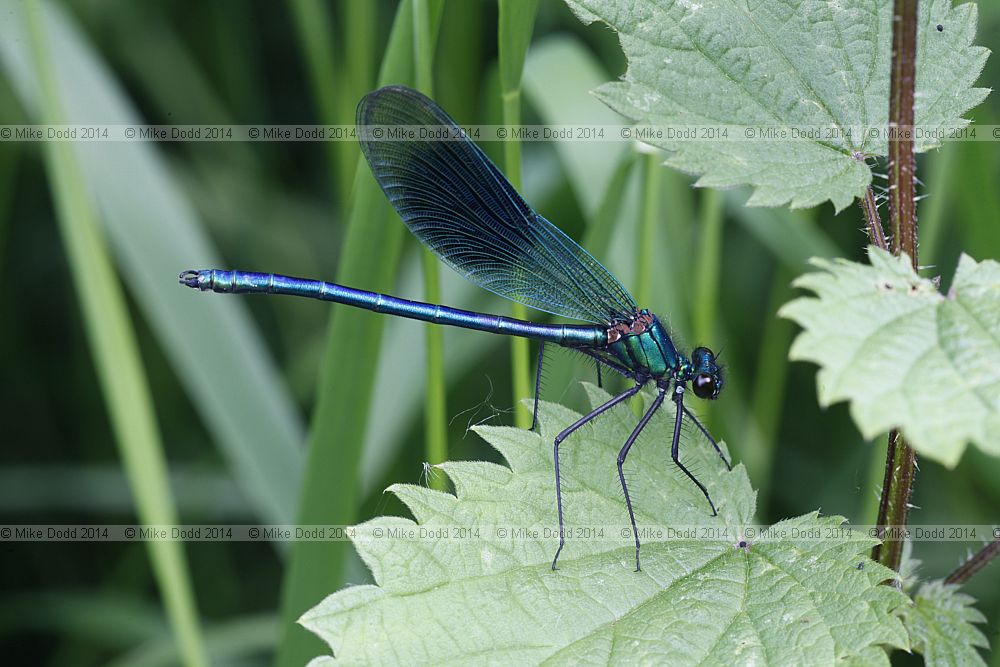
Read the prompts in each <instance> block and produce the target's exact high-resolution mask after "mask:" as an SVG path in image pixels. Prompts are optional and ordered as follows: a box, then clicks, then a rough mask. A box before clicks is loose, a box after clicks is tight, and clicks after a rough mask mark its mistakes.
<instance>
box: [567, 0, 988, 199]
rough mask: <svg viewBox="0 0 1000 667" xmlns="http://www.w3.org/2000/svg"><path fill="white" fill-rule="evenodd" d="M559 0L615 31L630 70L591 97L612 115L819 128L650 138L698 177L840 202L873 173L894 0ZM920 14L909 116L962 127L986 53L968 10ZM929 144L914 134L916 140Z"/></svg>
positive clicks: (881, 137) (942, 2)
mask: <svg viewBox="0 0 1000 667" xmlns="http://www.w3.org/2000/svg"><path fill="white" fill-rule="evenodd" d="M566 2H567V3H568V4H569V6H570V7H571V8H573V10H574V11H575V12H576V14H577V15H578V16H579V17H580V19H581V20H582V21H584V22H585V23H591V22H593V21H597V20H600V21H603V22H605V23H607V24H608V25H609V26H611V27H612V28H613V29H614V30H615V31H616V32H617V33H618V37H619V40H620V41H621V45H622V49H623V50H624V52H625V55H626V57H627V58H628V71H627V72H626V73H625V75H624V76H623V77H622V80H621V81H620V82H616V83H609V84H606V85H604V86H602V87H601V88H599V89H598V90H597V91H596V92H597V95H598V97H600V98H601V99H602V100H604V101H605V102H606V103H607V104H608V105H609V106H610V107H611V108H613V109H615V110H616V111H618V112H619V113H621V114H624V115H626V116H628V117H630V118H633V119H635V120H637V121H640V122H641V123H643V124H652V125H668V126H679V125H688V126H696V125H697V126H721V125H731V126H738V127H749V128H764V127H769V126H770V127H785V128H793V127H795V128H803V129H806V128H808V129H810V130H812V129H815V130H816V135H817V136H806V137H802V136H800V137H796V138H782V139H776V140H774V141H771V140H767V141H762V140H759V137H760V136H761V134H760V133H759V132H758V133H757V134H756V135H755V136H756V137H758V139H756V140H754V141H744V140H743V139H744V138H745V136H730V137H728V139H727V140H723V141H711V140H708V139H705V138H703V137H699V138H698V139H696V140H692V139H686V138H682V139H671V138H669V137H664V138H660V139H651V140H649V143H652V144H654V145H656V146H659V147H660V148H664V149H667V150H669V151H672V152H673V153H672V155H671V156H670V158H669V159H668V160H667V164H668V165H670V166H672V167H675V168H677V169H680V170H682V171H685V172H689V173H692V174H695V175H698V176H700V177H701V178H700V179H699V181H698V185H701V186H712V187H728V186H735V185H742V184H750V185H752V186H753V188H754V193H753V195H752V196H751V198H750V201H749V202H748V203H749V204H750V205H756V206H781V205H784V204H785V203H789V202H790V203H791V205H792V206H793V207H809V206H815V205H817V204H821V203H823V202H824V201H826V200H828V199H829V200H831V201H832V202H833V204H834V206H835V207H836V208H837V209H838V210H839V209H842V208H844V207H845V206H847V205H848V204H850V203H851V201H852V200H853V199H854V198H855V197H858V196H859V195H861V194H862V193H863V192H864V189H865V187H866V186H867V185H868V184H869V183H870V182H871V178H872V175H871V170H870V168H869V167H868V165H867V164H865V162H864V159H863V157H861V156H863V155H875V156H878V155H885V154H887V152H888V145H887V141H886V135H885V128H886V126H887V124H888V115H889V103H888V100H889V64H890V51H891V33H892V21H891V16H892V4H893V0H838V1H837V2H831V1H830V0H798V1H797V2H788V1H787V0H782V1H778V0H671V1H667V2H664V1H662V0H566ZM919 10H920V16H919V35H918V52H917V63H918V65H917V90H916V101H915V122H916V125H918V126H921V127H924V128H929V129H933V130H948V129H953V128H959V127H964V126H965V125H966V124H967V122H968V121H966V120H963V119H962V118H961V116H962V114H964V113H965V112H967V111H968V110H969V109H971V108H972V107H974V106H976V105H977V104H979V103H980V102H981V101H982V100H983V99H984V98H985V97H986V95H987V93H988V92H989V91H988V90H986V89H983V88H973V87H972V85H973V83H974V82H975V80H976V79H977V78H978V76H979V73H980V72H981V71H982V69H983V65H984V64H985V63H986V58H987V56H988V55H989V50H988V49H985V48H983V47H978V46H973V45H972V40H973V38H974V37H975V32H976V19H977V11H976V6H975V5H974V4H972V3H968V4H964V5H960V6H958V7H953V6H952V0H926V1H924V2H921V3H920V8H919ZM938 25H941V27H942V30H941V31H938V30H937V26H938ZM872 128H877V129H879V130H881V132H878V133H877V136H873V135H872V133H871V132H870V131H869V130H871V129H872ZM742 133H743V130H742V129H739V130H737V131H736V132H735V134H742ZM645 140H647V139H644V141H645ZM938 143H939V140H938V139H937V138H935V137H933V136H921V137H918V139H917V141H916V149H917V150H918V151H924V150H927V149H929V148H932V147H934V146H936V145H938Z"/></svg>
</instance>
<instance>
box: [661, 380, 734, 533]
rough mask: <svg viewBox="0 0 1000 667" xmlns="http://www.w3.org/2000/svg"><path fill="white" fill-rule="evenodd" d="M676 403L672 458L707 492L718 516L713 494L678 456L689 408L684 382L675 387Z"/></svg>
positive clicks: (702, 490)
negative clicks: (686, 403) (682, 426)
mask: <svg viewBox="0 0 1000 667" xmlns="http://www.w3.org/2000/svg"><path fill="white" fill-rule="evenodd" d="M674 403H676V404H677V418H676V419H675V420H674V440H673V443H672V444H671V445H670V458H672V459H673V460H674V463H676V464H677V467H678V468H680V469H681V471H682V472H683V473H684V474H685V475H687V476H688V478H689V479H690V480H691V481H692V482H694V483H695V484H696V485H697V486H698V488H699V489H701V492H702V493H703V494H705V500H707V501H708V504H709V506H710V507H711V508H712V516H718V515H719V513H718V512H717V511H715V503H713V502H712V498H711V496H709V495H708V489H706V488H705V485H704V484H702V483H701V482H699V481H698V478H697V477H695V476H694V475H692V474H691V471H690V470H688V469H687V468H685V467H684V464H683V463H681V460H680V457H679V456H678V452H679V450H680V439H681V420H682V419H684V413H685V412H687V410H686V409H685V408H684V385H682V384H678V385H677V386H676V387H675V388H674ZM716 449H718V447H716ZM723 460H725V459H723Z"/></svg>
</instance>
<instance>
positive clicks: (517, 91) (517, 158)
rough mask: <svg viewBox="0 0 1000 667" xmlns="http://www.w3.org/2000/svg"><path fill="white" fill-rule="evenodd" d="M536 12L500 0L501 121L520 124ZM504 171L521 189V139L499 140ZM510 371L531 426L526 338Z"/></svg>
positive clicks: (518, 420)
mask: <svg viewBox="0 0 1000 667" xmlns="http://www.w3.org/2000/svg"><path fill="white" fill-rule="evenodd" d="M537 13H538V0H500V26H499V29H498V35H497V50H498V52H499V56H498V57H499V60H500V98H501V110H502V119H503V124H504V125H520V124H521V74H522V72H523V71H524V58H525V56H526V55H527V53H528V45H529V44H530V43H531V33H532V31H533V30H534V26H535V14H537ZM503 151H504V152H503V157H504V171H505V173H506V175H507V178H508V179H509V180H510V182H511V184H512V185H513V186H514V187H515V188H517V189H518V190H520V189H521V142H520V141H517V140H515V139H509V140H508V141H505V142H504V144H503ZM510 314H511V317H514V318H516V319H521V320H523V319H527V317H528V309H527V307H525V306H524V305H522V304H519V303H514V304H512V305H511V311H510ZM510 372H511V388H512V390H513V399H514V400H513V405H514V425H515V426H517V427H518V428H529V427H530V426H531V415H530V414H529V412H528V409H527V407H525V406H524V404H522V402H521V401H522V399H524V398H525V397H527V396H531V395H533V387H532V386H531V385H532V382H531V352H530V346H529V344H528V340H527V339H526V338H517V337H516V336H512V337H511V339H510Z"/></svg>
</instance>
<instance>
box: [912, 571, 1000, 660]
mask: <svg viewBox="0 0 1000 667" xmlns="http://www.w3.org/2000/svg"><path fill="white" fill-rule="evenodd" d="M973 604H975V600H974V599H973V598H972V596H970V595H966V594H964V593H959V592H958V586H953V585H947V584H945V583H943V582H941V581H932V582H929V583H926V584H924V585H922V586H921V587H920V590H919V591H918V592H917V595H916V597H915V598H914V599H913V605H911V606H908V607H906V608H904V609H903V611H902V616H903V624H904V625H905V626H906V629H907V630H908V631H909V633H910V643H911V645H912V646H913V650H914V651H916V652H917V653H919V654H921V655H922V656H924V660H925V661H926V663H927V665H929V666H930V667H935V665H985V664H986V663H985V662H984V661H983V658H982V656H981V655H979V652H978V651H977V650H976V647H979V648H984V649H985V648H989V642H988V641H987V640H986V637H985V636H984V635H983V633H982V632H980V631H979V629H978V628H976V627H975V626H974V625H973V623H985V622H986V617H985V616H983V615H982V614H981V613H980V612H979V611H978V610H977V609H975V608H974V607H973V606H972V605H973Z"/></svg>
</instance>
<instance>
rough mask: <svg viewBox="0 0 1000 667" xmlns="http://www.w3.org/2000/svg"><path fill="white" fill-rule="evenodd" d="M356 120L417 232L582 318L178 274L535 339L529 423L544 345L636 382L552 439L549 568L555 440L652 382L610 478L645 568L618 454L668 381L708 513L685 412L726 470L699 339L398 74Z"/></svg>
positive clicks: (493, 282)
mask: <svg viewBox="0 0 1000 667" xmlns="http://www.w3.org/2000/svg"><path fill="white" fill-rule="evenodd" d="M357 125H358V135H359V140H360V142H361V148H362V151H363V152H364V155H365V158H367V160H368V164H369V165H370V167H371V170H372V173H374V175H375V178H376V179H377V180H378V183H379V185H380V186H381V187H382V191H383V192H384V193H385V196H386V197H387V198H388V199H389V201H390V202H391V203H392V205H393V207H394V208H395V209H396V212H397V213H398V214H399V216H400V217H401V218H402V219H403V222H404V223H406V226H407V227H408V228H409V229H410V231H411V232H413V235H414V236H416V237H417V238H418V239H419V240H420V241H421V243H423V244H424V245H425V246H427V247H428V248H430V249H431V251H433V252H434V254H436V255H437V256H438V257H439V258H440V259H441V260H442V261H443V262H444V263H446V264H448V265H449V266H451V267H452V268H453V269H455V270H456V271H458V272H459V273H460V274H462V275H463V276H465V277H466V278H467V279H469V280H470V281H472V282H473V283H475V284H477V285H479V286H480V287H483V288H485V289H487V290H489V291H491V292H493V293H495V294H498V295H500V296H502V297H505V298H507V299H511V300H512V301H517V302H519V303H522V304H525V305H527V306H530V307H532V308H535V309H537V310H540V311H544V312H547V313H551V314H554V315H561V316H563V317H567V318H570V319H573V320H578V321H582V322H588V323H589V324H538V323H535V322H529V321H525V320H517V319H512V318H509V317H501V316H499V315H490V314H487V313H476V312H470V311H465V310H457V309H454V308H449V307H447V306H442V305H438V304H432V303H421V302H418V301H409V300H407V299H400V298H397V297H393V296H389V295H386V294H378V293H375V292H368V291H365V290H360V289H354V288H352V287H345V286H343V285H337V284H333V283H327V282H322V281H319V280H307V279H302V278H292V277H288V276H282V275H276V274H273V273H249V272H245V271H223V270H219V269H203V270H195V271H185V272H183V273H182V274H180V282H181V283H182V284H184V285H187V286H188V287H193V288H196V289H199V290H202V291H214V292H223V293H229V292H232V293H267V294H288V295H292V296H302V297H308V298H312V299H320V300H323V301H333V302H335V303H342V304H346V305H349V306H355V307H358V308H364V309H366V310H371V311H374V312H377V313H387V314H390V315H399V316H402V317H408V318H412V319H416V320H422V321H425V322H431V323H434V324H446V325H450V326H457V327H463V328H466V329H476V330H478V331H489V332H493V333H500V334H506V335H509V336H522V337H525V338H530V339H532V340H537V341H538V342H539V349H538V368H537V372H536V376H535V405H534V411H533V415H534V418H533V420H532V429H534V428H535V426H536V425H537V421H538V393H539V389H540V383H541V376H542V363H543V360H544V349H545V344H546V343H554V344H556V345H560V346H562V347H566V348H571V349H573V350H576V351H577V352H580V353H582V354H584V355H586V356H588V357H590V358H592V359H593V360H595V361H596V363H597V367H598V369H600V368H601V367H602V366H603V367H606V368H609V369H611V370H614V371H616V372H618V373H620V374H621V375H623V376H625V377H626V378H628V379H629V380H630V381H632V382H634V383H635V384H634V385H633V386H632V387H631V388H629V389H628V390H626V391H624V392H622V393H620V394H618V395H617V396H615V397H614V398H612V399H610V400H609V401H607V402H606V403H604V404H603V405H600V406H598V407H597V408H595V409H594V410H592V411H591V412H589V413H588V414H586V415H584V416H583V417H581V418H580V419H578V420H577V421H576V422H574V423H573V424H571V425H569V426H567V427H566V428H565V429H563V430H562V432H560V433H559V434H558V435H557V436H556V437H555V440H554V442H553V446H552V455H553V462H554V465H555V478H556V511H557V515H558V518H559V535H560V537H559V547H558V549H557V550H556V553H555V556H554V557H553V559H552V569H556V564H557V562H558V560H559V554H560V553H561V552H562V549H563V546H564V545H565V533H564V525H563V508H562V488H561V484H560V479H559V444H560V443H561V442H563V441H564V440H565V439H566V438H567V437H569V435H571V434H572V433H573V432H574V431H576V430H577V429H579V428H580V427H581V426H583V425H584V424H586V423H588V422H590V421H591V420H593V419H595V418H596V417H598V416H599V415H601V414H603V413H605V412H607V411H608V410H610V409H611V408H613V407H615V406H617V405H619V404H620V403H623V402H624V401H626V400H628V399H629V398H631V397H633V396H635V395H636V394H637V393H638V392H639V390H640V389H642V388H643V387H644V386H645V385H647V384H649V383H652V384H653V385H654V386H655V388H656V396H655V397H654V398H653V401H652V403H651V404H650V406H649V408H648V409H647V410H646V411H645V412H644V413H643V415H642V417H641V418H640V420H639V423H638V424H637V425H636V426H635V428H634V429H633V431H632V433H631V435H629V437H628V439H627V440H626V441H625V444H624V446H622V448H621V451H620V452H619V454H618V478H619V480H620V481H621V486H622V490H623V491H624V494H625V505H626V507H627V508H628V514H629V520H630V521H631V523H632V535H633V536H634V538H635V567H636V570H637V571H638V570H639V569H640V566H639V546H640V545H639V532H638V529H637V527H636V523H635V514H634V512H633V511H632V499H631V497H630V496H629V492H628V485H627V483H626V481H625V475H624V473H623V471H622V466H623V465H624V463H625V459H626V457H627V456H628V453H629V450H630V449H631V447H632V445H633V444H634V443H635V441H636V439H637V438H638V437H639V434H640V433H642V430H643V429H644V428H645V427H646V425H647V424H648V423H649V420H650V419H651V418H652V417H653V415H654V414H655V413H656V411H657V410H658V409H659V408H660V406H661V405H662V404H663V401H664V400H666V398H667V395H668V392H669V393H670V394H671V400H672V401H673V402H674V403H675V404H676V406H677V410H676V417H675V419H674V431H673V441H672V443H671V449H670V454H671V458H672V459H673V461H674V463H675V464H676V465H677V467H678V468H679V469H680V470H681V471H682V472H683V473H684V474H685V475H686V476H687V477H688V478H689V479H690V480H691V481H692V482H694V484H696V485H697V487H698V488H699V489H700V490H701V492H702V493H703V494H704V496H705V499H706V500H707V501H708V504H709V506H710V507H711V509H712V515H713V516H715V515H716V514H717V512H716V509H715V504H714V503H713V502H712V498H711V496H710V495H709V493H708V489H706V488H705V486H704V484H702V483H701V482H700V481H698V479H697V478H696V477H695V476H694V475H693V474H692V473H691V471H690V470H688V469H687V468H686V467H685V466H684V465H683V464H682V463H681V461H680V457H679V454H678V451H679V444H680V434H681V424H682V421H683V419H684V417H685V416H687V417H688V419H690V420H691V421H692V422H693V423H694V424H695V425H696V426H697V427H698V429H699V430H700V431H701V432H702V433H703V434H704V435H705V437H706V438H707V439H708V440H709V442H711V443H712V446H713V447H714V448H715V451H716V452H717V453H718V454H719V457H720V458H721V459H722V461H723V463H725V465H726V467H727V468H731V465H730V463H729V461H728V460H727V458H726V456H725V454H724V453H723V452H722V450H721V449H720V448H719V445H718V443H716V441H715V440H714V439H713V438H712V436H711V435H710V434H709V433H708V431H707V430H706V429H705V427H704V426H702V424H701V423H700V422H699V421H698V420H697V418H695V416H694V415H693V414H692V413H691V411H690V410H689V409H688V408H687V407H686V406H685V405H684V394H685V391H686V389H687V386H688V384H689V383H690V385H691V389H692V390H693V391H694V394H695V395H696V396H698V397H699V398H704V399H715V398H717V397H718V395H719V392H720V391H721V390H722V386H723V377H722V372H721V370H720V368H719V366H718V364H717V363H716V358H715V354H713V352H712V351H711V350H709V349H708V348H706V347H698V348H695V349H694V351H693V352H692V353H691V355H690V356H685V355H683V354H681V353H680V352H679V351H678V350H677V348H676V347H675V346H674V344H673V342H672V341H671V339H670V336H669V334H668V333H667V331H666V329H665V327H664V326H663V325H662V324H661V323H660V320H659V319H658V318H657V317H656V315H653V314H652V313H650V312H649V311H648V310H645V309H642V310H640V309H639V307H638V306H637V305H636V303H635V300H634V299H633V298H632V297H631V296H630V295H629V293H628V292H627V291H626V290H625V288H624V287H622V285H621V284H620V283H619V282H618V281H617V280H616V279H615V278H614V276H612V275H611V274H610V273H609V272H608V271H607V269H605V268H604V267H603V266H602V265H601V264H600V262H598V261H597V260H596V259H594V258H593V257H592V256H591V255H590V254H589V253H588V252H587V251H586V250H584V249H583V248H581V247H580V246H579V245H577V244H576V243H575V242H574V241H573V240H572V239H570V238H569V237H568V236H566V234H564V233H563V232H561V231H560V230H559V229H558V228H557V227H555V226H554V225H553V224H552V223H550V222H549V221H548V220H546V219H545V218H543V217H542V216H541V215H539V214H538V213H536V212H535V211H534V210H533V209H532V208H531V207H530V206H528V204H527V203H526V202H525V201H524V199H522V198H521V196H520V195H519V194H518V193H517V191H516V190H515V189H514V187H513V186H512V185H511V184H510V183H509V182H508V181H507V179H506V178H504V176H503V174H502V173H501V172H500V170H499V169H498V168H497V167H496V165H494V164H493V163H492V162H491V161H490V159H489V158H488V157H486V155H485V154H484V153H483V151H482V150H481V149H480V148H479V147H478V146H477V145H476V144H475V143H473V142H472V141H471V140H470V139H469V138H468V136H467V135H466V134H465V133H464V132H463V131H462V130H461V129H460V128H459V127H458V126H457V125H456V124H455V121H453V120H452V119H451V118H450V117H449V116H448V114H446V113H445V112H444V111H443V110H442V109H441V108H440V107H439V106H438V105H437V104H435V103H434V102H433V101H432V100H430V99H428V98H427V97H425V96H424V95H422V94H420V93H418V92H417V91H415V90H411V89H409V88H405V87H402V86H387V87H385V88H380V89H379V90H376V91H374V92H372V93H369V94H368V95H366V96H365V97H364V98H363V99H362V100H361V102H360V103H359V104H358V111H357ZM417 129H423V130H425V131H416V130H417ZM394 130H395V131H394Z"/></svg>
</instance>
